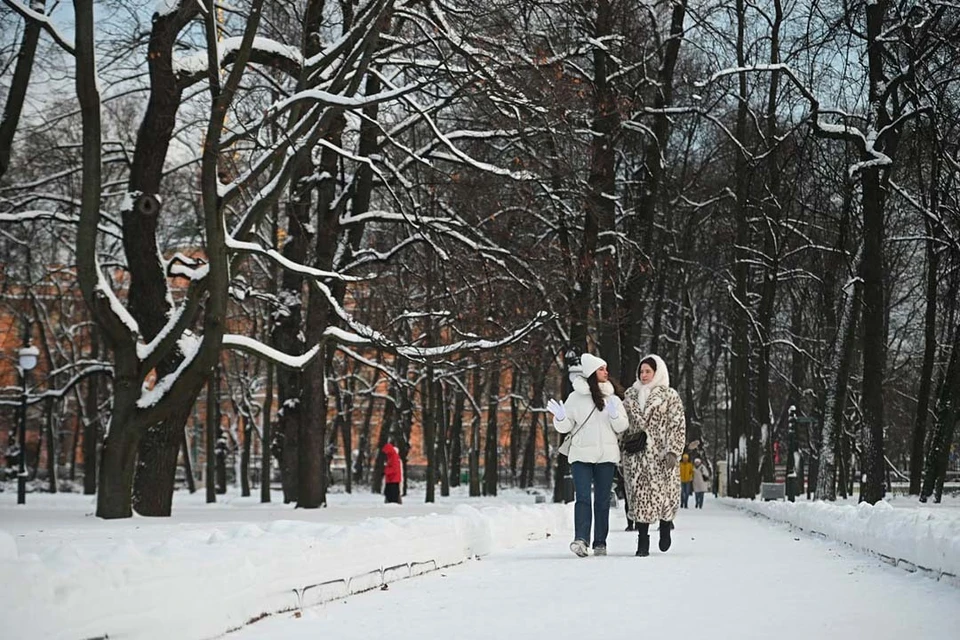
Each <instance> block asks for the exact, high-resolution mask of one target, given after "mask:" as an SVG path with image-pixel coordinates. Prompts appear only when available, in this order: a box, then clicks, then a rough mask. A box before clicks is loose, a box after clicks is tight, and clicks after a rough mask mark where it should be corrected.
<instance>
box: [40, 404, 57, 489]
mask: <svg viewBox="0 0 960 640" xmlns="http://www.w3.org/2000/svg"><path fill="white" fill-rule="evenodd" d="M54 402H55V401H54V400H52V399H51V400H49V401H48V402H47V419H46V425H47V487H48V491H49V492H50V493H56V492H57V437H56V431H57V429H56V426H55V423H56V422H57V420H56V419H55V418H54V412H53V405H54ZM39 453H40V451H39V450H38V451H37V454H38V456H37V466H40V465H39V463H40V457H39Z"/></svg>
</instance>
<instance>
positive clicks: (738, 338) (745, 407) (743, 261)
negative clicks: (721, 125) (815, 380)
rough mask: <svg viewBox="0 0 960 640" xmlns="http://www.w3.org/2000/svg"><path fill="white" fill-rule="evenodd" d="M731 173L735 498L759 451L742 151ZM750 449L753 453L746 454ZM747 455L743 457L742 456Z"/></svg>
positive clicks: (743, 91)
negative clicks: (743, 442) (753, 393)
mask: <svg viewBox="0 0 960 640" xmlns="http://www.w3.org/2000/svg"><path fill="white" fill-rule="evenodd" d="M736 13H737V66H738V67H740V68H743V67H745V65H746V43H745V33H746V6H745V3H744V0H737V2H736ZM737 77H738V86H739V90H738V96H739V101H738V103H737V120H736V134H735V135H736V138H737V140H746V133H747V104H748V100H749V96H748V94H747V76H746V73H745V72H741V73H738V74H737ZM734 173H735V181H736V186H735V196H736V203H735V205H734V207H735V209H734V219H735V226H736V240H735V242H736V247H735V248H734V256H735V257H734V265H733V280H734V283H733V288H734V291H733V294H734V300H733V301H732V305H731V307H732V313H733V322H732V329H731V330H732V332H733V338H732V341H731V346H732V351H733V353H732V354H731V356H732V358H731V365H730V370H731V371H730V374H731V380H730V400H731V403H730V404H731V407H730V433H729V439H728V442H727V446H728V448H729V450H730V451H733V452H734V454H735V456H734V459H735V461H736V462H735V464H734V469H733V473H731V478H732V484H733V486H731V487H730V488H729V489H730V495H731V496H733V497H735V498H743V497H750V498H752V497H754V496H755V495H756V489H757V487H756V486H755V485H756V481H757V475H756V473H755V471H754V467H753V464H751V463H753V462H754V461H755V460H756V454H757V451H758V447H757V443H756V440H755V439H754V438H753V437H752V435H753V429H752V426H751V412H750V337H749V336H750V318H749V316H748V314H747V304H748V300H747V295H748V291H747V280H748V275H749V274H748V268H747V264H748V263H747V261H748V259H749V256H748V255H747V254H746V248H747V247H748V246H749V243H750V235H749V223H748V212H747V207H748V202H747V201H748V198H749V188H750V181H749V180H750V178H749V165H748V161H747V158H746V156H745V155H744V153H743V152H742V151H739V150H738V151H737V153H736V161H735V167H734ZM741 438H743V439H744V440H746V443H747V451H746V452H743V451H741V450H740V440H741ZM751 452H752V453H753V455H751ZM744 453H746V459H741V456H742V455H743V454H744Z"/></svg>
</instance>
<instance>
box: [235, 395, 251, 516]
mask: <svg viewBox="0 0 960 640" xmlns="http://www.w3.org/2000/svg"><path fill="white" fill-rule="evenodd" d="M237 418H238V419H239V420H240V425H241V427H240V431H241V433H242V434H243V445H242V447H241V449H240V495H241V496H242V497H244V498H246V497H249V496H250V444H251V440H252V439H253V425H252V424H251V420H250V417H249V416H245V415H243V414H242V413H241V414H239V415H238V416H237Z"/></svg>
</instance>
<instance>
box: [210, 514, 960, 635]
mask: <svg viewBox="0 0 960 640" xmlns="http://www.w3.org/2000/svg"><path fill="white" fill-rule="evenodd" d="M611 515H612V514H611ZM623 524H624V522H623V520H622V516H621V517H620V518H613V519H612V527H613V529H614V530H613V532H612V533H611V536H610V539H609V541H608V542H609V547H610V555H609V556H607V557H592V556H591V557H588V558H585V559H578V558H576V557H574V556H573V555H572V554H571V553H570V551H569V550H568V549H567V544H568V543H569V540H568V537H567V536H553V537H551V538H549V539H548V540H545V541H539V542H531V543H529V544H526V545H523V546H520V547H518V548H515V549H511V550H506V551H500V552H496V553H493V554H491V555H488V556H485V557H483V558H482V559H481V560H473V561H470V562H467V563H465V564H462V565H459V566H455V567H449V568H447V569H444V570H442V571H441V572H438V573H432V574H428V575H425V576H420V577H417V578H412V579H409V580H402V581H400V582H395V583H392V584H390V585H389V589H387V590H384V591H381V590H376V591H372V592H367V593H363V594H359V595H355V596H352V597H350V598H348V599H345V600H337V601H333V602H329V603H327V604H325V605H321V606H318V607H313V608H310V609H307V610H305V611H304V612H303V615H302V617H300V618H294V617H293V616H292V615H291V614H281V615H277V616H272V617H269V618H267V619H265V620H262V621H260V622H257V623H255V624H252V625H249V626H247V627H245V628H244V629H242V630H240V631H238V632H236V633H233V634H230V635H228V636H227V638H228V640H266V639H276V638H284V639H285V640H297V639H300V638H310V639H311V640H312V639H315V638H322V637H327V638H331V637H332V638H341V639H351V638H377V637H386V638H390V640H405V639H407V638H409V639H411V640H413V639H416V640H423V638H458V639H464V638H477V639H480V638H483V639H484V640H488V639H489V638H507V637H527V638H551V639H562V638H577V639H579V638H590V637H593V638H597V637H599V638H630V637H634V638H635V637H639V636H642V637H656V636H651V634H657V633H663V634H670V635H668V636H660V637H676V635H675V634H677V633H680V632H681V631H683V630H687V631H689V632H690V633H692V634H693V636H694V637H704V638H718V639H724V638H738V639H743V638H771V637H773V638H777V640H790V639H794V638H796V639H797V640H811V639H815V638H816V639H820V638H841V639H843V640H851V639H854V638H870V640H882V639H886V638H890V639H894V638H897V639H898V640H899V639H902V638H924V639H932V638H944V639H946V638H950V639H953V640H955V639H956V638H958V637H960V618H958V615H960V589H957V588H956V587H953V586H950V585H949V584H945V583H938V582H936V581H935V580H932V579H930V578H927V577H924V576H921V575H917V574H909V573H907V572H905V571H903V570H900V569H895V568H892V567H889V566H887V565H885V564H883V563H882V562H881V561H880V560H879V559H877V558H875V557H872V556H869V555H865V554H862V553H859V552H857V551H854V550H852V549H850V548H849V547H845V546H843V545H841V544H839V543H837V542H834V541H831V540H826V539H821V538H817V537H812V536H810V535H808V534H805V533H802V532H797V531H795V530H792V529H790V528H788V527H787V526H785V525H782V524H777V523H773V522H771V521H768V520H766V519H764V518H762V517H758V516H753V515H748V514H746V513H744V512H742V511H738V510H735V509H732V508H729V507H725V506H723V505H720V504H718V503H716V502H713V501H707V504H706V508H705V509H704V510H702V511H695V510H692V509H691V510H687V511H681V515H680V516H679V518H678V521H677V530H676V531H675V532H674V546H673V548H672V549H671V550H670V551H669V552H668V553H666V554H661V553H660V552H659V551H657V550H656V538H655V537H653V539H652V544H651V547H652V549H653V550H652V552H651V556H650V557H649V558H636V557H634V555H633V552H634V550H635V547H636V538H635V535H634V534H633V533H628V532H624V531H622V529H623ZM684 633H686V632H685V631H684ZM518 634H519V635H518Z"/></svg>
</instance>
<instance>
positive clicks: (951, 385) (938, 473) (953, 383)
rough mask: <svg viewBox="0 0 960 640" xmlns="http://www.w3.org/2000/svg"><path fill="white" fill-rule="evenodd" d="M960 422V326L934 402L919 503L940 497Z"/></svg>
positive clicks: (956, 330)
mask: <svg viewBox="0 0 960 640" xmlns="http://www.w3.org/2000/svg"><path fill="white" fill-rule="evenodd" d="M958 419H960V325H958V326H957V327H955V328H954V331H953V348H952V349H951V352H950V362H949V364H948V365H947V373H946V375H945V376H944V379H943V385H942V386H941V389H940V399H939V401H938V402H937V420H936V423H935V424H934V425H933V432H932V433H931V438H930V451H929V452H928V454H927V461H926V465H925V466H926V468H925V470H924V474H923V487H922V489H921V491H920V501H921V502H926V501H927V500H928V499H929V497H930V496H931V495H932V496H933V500H934V502H936V503H938V504H939V503H940V500H941V498H942V496H943V483H944V479H945V477H946V473H947V461H948V459H949V455H950V446H951V444H952V443H953V432H954V429H955V425H956V423H957V420H958Z"/></svg>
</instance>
